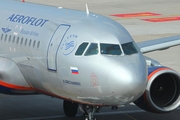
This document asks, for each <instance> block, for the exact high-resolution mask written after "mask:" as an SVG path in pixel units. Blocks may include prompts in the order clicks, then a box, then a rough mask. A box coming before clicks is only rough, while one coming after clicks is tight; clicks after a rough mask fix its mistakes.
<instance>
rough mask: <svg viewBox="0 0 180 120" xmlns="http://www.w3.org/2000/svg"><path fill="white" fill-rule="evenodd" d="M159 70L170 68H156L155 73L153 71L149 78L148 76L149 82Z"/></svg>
mask: <svg viewBox="0 0 180 120" xmlns="http://www.w3.org/2000/svg"><path fill="white" fill-rule="evenodd" d="M161 70H170V68H158V69H156V70H155V71H153V72H152V73H151V74H150V75H149V76H148V81H149V80H150V78H151V77H152V76H153V75H154V74H156V73H157V72H159V71H161Z"/></svg>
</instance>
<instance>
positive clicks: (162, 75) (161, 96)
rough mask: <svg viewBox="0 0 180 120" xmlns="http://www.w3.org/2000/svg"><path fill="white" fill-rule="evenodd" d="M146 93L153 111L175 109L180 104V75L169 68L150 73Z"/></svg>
mask: <svg viewBox="0 0 180 120" xmlns="http://www.w3.org/2000/svg"><path fill="white" fill-rule="evenodd" d="M166 93H167V94H166ZM144 95H145V98H146V100H147V103H148V106H149V107H150V108H151V109H152V110H153V111H156V112H159V113H165V112H171V111H173V110H174V109H176V108H177V107H178V106H179V105H180V75H179V74H178V73H177V72H176V71H174V70H172V69H169V68H167V69H164V68H163V69H161V70H160V71H158V72H156V73H155V74H153V75H150V77H149V79H148V84H147V88H146V91H145V94H144Z"/></svg>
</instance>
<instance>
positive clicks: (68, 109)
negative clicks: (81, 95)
mask: <svg viewBox="0 0 180 120" xmlns="http://www.w3.org/2000/svg"><path fill="white" fill-rule="evenodd" d="M63 109H64V113H65V115H66V116H68V117H74V116H76V114H77V111H78V103H74V102H70V101H64V103H63Z"/></svg>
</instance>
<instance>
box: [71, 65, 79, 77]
mask: <svg viewBox="0 0 180 120" xmlns="http://www.w3.org/2000/svg"><path fill="white" fill-rule="evenodd" d="M71 73H72V74H76V75H77V74H79V72H78V68H77V67H71Z"/></svg>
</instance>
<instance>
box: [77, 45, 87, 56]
mask: <svg viewBox="0 0 180 120" xmlns="http://www.w3.org/2000/svg"><path fill="white" fill-rule="evenodd" d="M88 44H89V43H87V42H84V43H82V44H81V45H80V46H79V47H78V49H77V51H76V53H75V55H82V54H83V53H84V51H85V49H86V47H87V46H88Z"/></svg>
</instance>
